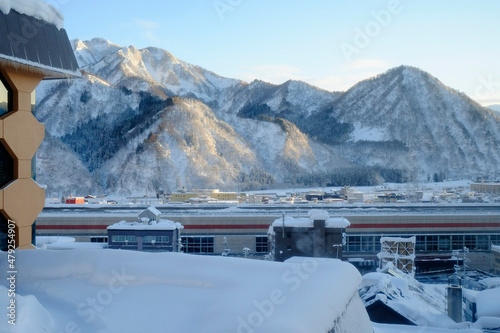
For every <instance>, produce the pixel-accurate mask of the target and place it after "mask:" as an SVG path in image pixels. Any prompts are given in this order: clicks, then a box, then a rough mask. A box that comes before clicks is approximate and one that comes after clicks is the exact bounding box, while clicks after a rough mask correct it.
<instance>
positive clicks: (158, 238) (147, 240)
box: [144, 236, 170, 244]
mask: <svg viewBox="0 0 500 333" xmlns="http://www.w3.org/2000/svg"><path fill="white" fill-rule="evenodd" d="M153 241H154V242H155V244H165V243H168V242H169V241H170V237H169V236H144V243H153Z"/></svg>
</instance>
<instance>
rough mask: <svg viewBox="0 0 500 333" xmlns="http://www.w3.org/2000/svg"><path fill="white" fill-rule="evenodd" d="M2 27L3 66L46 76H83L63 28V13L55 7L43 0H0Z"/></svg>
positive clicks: (57, 77)
mask: <svg viewBox="0 0 500 333" xmlns="http://www.w3.org/2000/svg"><path fill="white" fill-rule="evenodd" d="M0 27H2V28H1V29H0V41H1V43H0V65H7V66H9V67H14V68H15V69H19V68H20V69H22V70H23V71H33V72H37V73H40V74H43V75H44V77H45V78H46V79H59V78H67V77H81V73H80V71H79V68H78V63H77V62H76V58H75V55H74V53H73V50H72V48H71V45H70V43H69V39H68V35H67V34H66V31H65V30H64V29H62V27H63V16H62V14H61V13H60V12H59V11H58V10H57V9H55V8H54V7H53V6H51V5H49V4H47V3H45V2H43V1H40V0H15V1H14V0H0ZM20 41H22V43H21V42H20Z"/></svg>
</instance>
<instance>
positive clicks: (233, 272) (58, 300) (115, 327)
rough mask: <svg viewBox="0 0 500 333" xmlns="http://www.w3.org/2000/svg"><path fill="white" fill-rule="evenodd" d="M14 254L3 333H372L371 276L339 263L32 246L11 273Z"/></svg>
mask: <svg viewBox="0 0 500 333" xmlns="http://www.w3.org/2000/svg"><path fill="white" fill-rule="evenodd" d="M7 256H8V255H7V253H1V254H0V271H1V272H3V273H2V274H4V275H7V277H9V276H11V277H14V278H12V279H5V278H3V279H2V280H1V282H0V304H1V306H0V308H1V309H3V310H2V311H3V312H4V314H3V315H2V316H1V317H3V319H1V320H0V331H1V332H23V333H26V332H33V333H37V332H51V333H52V332H54V333H59V332H89V333H90V332H91V333H97V332H106V333H113V332H176V333H177V332H189V333H191V332H245V333H249V332H307V333H309V332H328V331H329V330H330V329H332V328H335V332H359V333H363V332H367V333H371V332H372V326H371V323H370V321H369V319H368V316H367V314H366V311H365V309H364V306H363V303H362V302H361V299H360V298H359V296H358V294H357V287H358V285H359V284H360V283H361V276H360V275H359V273H358V272H357V270H356V269H355V268H354V267H353V266H352V265H350V264H347V263H344V262H341V261H338V260H334V259H314V258H297V259H294V260H291V261H290V262H285V263H278V262H268V261H258V260H250V259H235V258H228V257H207V256H196V255H187V254H179V253H144V252H132V251H120V250H86V251H83V250H78V249H76V250H71V251H51V250H29V251H28V250H25V251H18V252H17V253H15V262H14V263H13V265H14V266H15V267H14V269H15V271H17V273H9V272H10V271H12V270H13V269H12V268H11V267H9V266H8V265H10V264H11V263H8V260H7V259H8V257H7ZM14 289H15V294H16V296H15V298H14V297H11V296H12V295H11V293H12V292H13V291H14ZM9 290H10V291H9ZM10 304H14V305H12V306H11V305H10ZM9 306H10V308H8V307H9ZM9 315H10V316H9ZM1 317H0V318H1ZM12 320H14V321H13V323H15V324H16V325H15V326H14V325H11V324H9V321H12Z"/></svg>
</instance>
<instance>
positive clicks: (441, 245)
mask: <svg viewBox="0 0 500 333" xmlns="http://www.w3.org/2000/svg"><path fill="white" fill-rule="evenodd" d="M438 250H439V251H449V250H451V238H450V236H449V235H440V236H438Z"/></svg>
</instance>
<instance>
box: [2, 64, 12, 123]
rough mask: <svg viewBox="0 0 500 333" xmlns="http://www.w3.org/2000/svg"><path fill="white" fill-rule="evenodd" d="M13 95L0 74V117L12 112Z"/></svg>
mask: <svg viewBox="0 0 500 333" xmlns="http://www.w3.org/2000/svg"><path fill="white" fill-rule="evenodd" d="M12 101H13V94H12V90H11V89H10V87H9V84H8V83H7V81H6V80H5V78H4V77H3V75H2V74H1V73H0V117H1V116H3V115H5V114H7V113H8V112H10V111H12Z"/></svg>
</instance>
